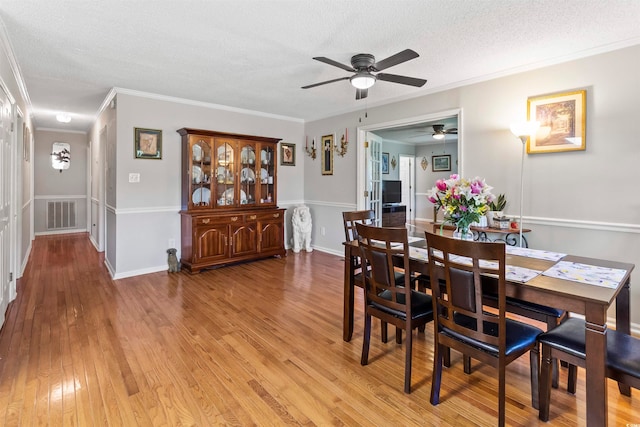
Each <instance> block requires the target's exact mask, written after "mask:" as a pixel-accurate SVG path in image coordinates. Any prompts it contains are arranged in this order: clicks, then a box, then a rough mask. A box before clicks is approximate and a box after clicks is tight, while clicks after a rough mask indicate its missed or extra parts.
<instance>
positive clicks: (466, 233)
mask: <svg viewBox="0 0 640 427" xmlns="http://www.w3.org/2000/svg"><path fill="white" fill-rule="evenodd" d="M453 238H454V239H460V240H473V233H472V232H471V230H469V227H468V226H467V227H462V226H460V225H457V226H456V230H455V231H454V232H453Z"/></svg>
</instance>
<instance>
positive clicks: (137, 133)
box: [133, 128, 162, 159]
mask: <svg viewBox="0 0 640 427" xmlns="http://www.w3.org/2000/svg"><path fill="white" fill-rule="evenodd" d="M133 134H134V139H135V145H134V149H133V152H134V155H135V158H136V159H162V131H161V130H157V129H143V128H133Z"/></svg>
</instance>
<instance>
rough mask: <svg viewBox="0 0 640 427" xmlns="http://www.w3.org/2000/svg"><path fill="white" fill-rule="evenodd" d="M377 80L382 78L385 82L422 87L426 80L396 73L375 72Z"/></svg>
mask: <svg viewBox="0 0 640 427" xmlns="http://www.w3.org/2000/svg"><path fill="white" fill-rule="evenodd" d="M376 78H377V79H378V80H384V81H385V82H392V83H400V84H403V85H409V86H416V87H422V86H424V84H425V83H426V82H427V81H426V80H425V79H416V78H415V77H407V76H398V75H397V74H385V73H378V74H376Z"/></svg>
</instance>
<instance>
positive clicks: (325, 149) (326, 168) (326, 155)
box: [321, 135, 333, 175]
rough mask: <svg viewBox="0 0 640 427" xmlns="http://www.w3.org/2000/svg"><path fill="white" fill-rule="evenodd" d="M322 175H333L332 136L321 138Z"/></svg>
mask: <svg viewBox="0 0 640 427" xmlns="http://www.w3.org/2000/svg"><path fill="white" fill-rule="evenodd" d="M321 164H322V175H333V135H325V136H323V137H322V162H321Z"/></svg>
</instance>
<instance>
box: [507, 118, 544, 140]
mask: <svg viewBox="0 0 640 427" xmlns="http://www.w3.org/2000/svg"><path fill="white" fill-rule="evenodd" d="M539 127H540V122H536V121H528V122H519V123H513V124H512V125H511V133H513V134H514V135H515V136H517V137H518V138H520V137H522V136H531V135H534V134H535V133H536V132H537V131H538V128H539Z"/></svg>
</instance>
